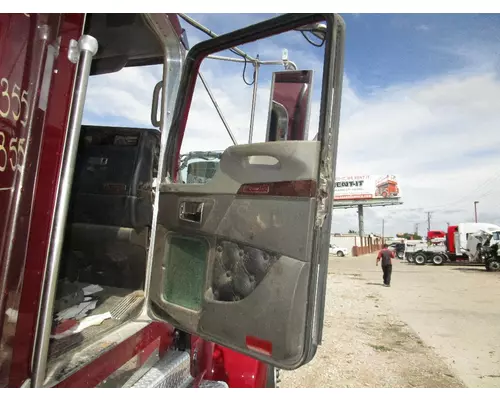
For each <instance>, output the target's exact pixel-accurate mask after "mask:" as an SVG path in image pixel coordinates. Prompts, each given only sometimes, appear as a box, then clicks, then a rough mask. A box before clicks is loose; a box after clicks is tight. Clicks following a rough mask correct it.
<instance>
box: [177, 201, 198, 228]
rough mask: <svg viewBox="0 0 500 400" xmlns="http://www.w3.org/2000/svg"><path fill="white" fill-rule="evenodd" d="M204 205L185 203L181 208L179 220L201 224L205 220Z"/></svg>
mask: <svg viewBox="0 0 500 400" xmlns="http://www.w3.org/2000/svg"><path fill="white" fill-rule="evenodd" d="M203 205H204V204H203V203H199V202H194V201H183V202H182V203H181V205H180V207H179V219H180V220H182V221H187V222H193V223H197V224H201V221H202V219H203Z"/></svg>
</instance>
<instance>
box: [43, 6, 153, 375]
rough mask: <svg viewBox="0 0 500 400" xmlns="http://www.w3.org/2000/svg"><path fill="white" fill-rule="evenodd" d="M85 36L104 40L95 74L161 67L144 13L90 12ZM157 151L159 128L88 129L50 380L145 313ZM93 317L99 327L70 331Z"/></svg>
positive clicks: (55, 321)
mask: <svg viewBox="0 0 500 400" xmlns="http://www.w3.org/2000/svg"><path fill="white" fill-rule="evenodd" d="M85 33H87V34H90V35H92V36H94V37H95V38H96V39H97V40H98V42H99V51H98V53H97V55H96V56H95V58H94V60H93V63H92V67H91V75H101V74H110V73H114V72H117V71H120V70H121V69H122V68H124V67H140V66H146V65H151V64H161V63H162V62H163V48H162V45H161V41H160V40H159V39H158V38H157V37H156V34H155V33H154V32H153V31H152V30H151V29H150V28H149V27H148V26H147V25H146V23H145V21H144V20H143V19H142V17H141V16H140V15H139V14H90V15H88V16H87V21H86V28H85ZM89 83H90V85H91V84H92V76H91V78H90V81H89ZM159 145H160V132H159V130H158V129H156V128H155V127H153V126H151V127H150V128H141V127H119V126H92V125H82V128H81V133H80V143H79V148H78V156H77V161H76V166H75V171H74V180H73V185H72V194H71V200H70V208H69V212H68V217H67V224H66V230H65V241H64V245H63V248H64V250H63V258H62V260H61V265H60V272H59V279H58V285H57V294H56V301H55V305H54V310H53V325H52V339H51V342H50V347H49V370H51V369H52V367H55V366H59V367H58V368H60V370H59V371H52V374H54V373H55V374H56V375H57V374H62V375H64V374H65V372H68V371H64V365H65V362H64V360H68V359H71V357H72V356H73V355H74V354H75V353H76V352H78V350H79V349H81V348H82V347H85V346H87V345H88V344H89V343H92V342H94V341H95V340H97V339H98V338H100V337H102V336H103V335H104V334H105V333H107V332H109V331H110V330H112V329H114V328H116V327H117V326H119V325H120V324H122V323H123V322H125V321H127V320H129V319H130V318H132V317H133V316H134V315H135V313H137V312H139V311H140V307H141V305H142V303H143V300H144V292H143V290H144V279H145V266H146V257H147V246H148V238H149V233H150V228H151V220H152V207H153V196H152V184H153V177H154V176H156V174H157V169H158V156H159ZM89 316H97V318H98V319H99V321H101V322H100V323H98V324H96V325H94V326H89V327H87V328H85V329H83V330H81V331H79V332H76V333H72V326H75V324H76V323H77V322H79V321H81V320H82V319H83V318H84V317H89ZM101 317H102V318H101Z"/></svg>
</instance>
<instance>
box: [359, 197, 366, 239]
mask: <svg viewBox="0 0 500 400" xmlns="http://www.w3.org/2000/svg"><path fill="white" fill-rule="evenodd" d="M358 226H359V228H358V231H359V239H360V241H361V246H363V236H364V234H365V222H364V220H363V205H362V204H358Z"/></svg>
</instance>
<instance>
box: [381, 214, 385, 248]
mask: <svg viewBox="0 0 500 400" xmlns="http://www.w3.org/2000/svg"><path fill="white" fill-rule="evenodd" d="M384 225H385V219H384V218H382V244H384V243H385V240H384Z"/></svg>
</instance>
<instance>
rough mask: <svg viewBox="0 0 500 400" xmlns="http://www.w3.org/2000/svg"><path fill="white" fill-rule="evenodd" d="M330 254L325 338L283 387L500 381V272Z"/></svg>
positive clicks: (484, 384)
mask: <svg viewBox="0 0 500 400" xmlns="http://www.w3.org/2000/svg"><path fill="white" fill-rule="evenodd" d="M381 280H382V273H381V270H380V267H378V268H377V267H376V266H375V256H374V255H368V256H363V257H353V258H351V257H346V258H337V257H331V258H330V266H329V275H328V289H327V290H328V291H327V299H326V310H325V324H324V331H323V344H322V346H320V347H319V348H318V351H317V353H316V357H315V358H314V359H313V360H312V361H311V362H310V363H309V364H307V365H305V366H304V367H302V368H300V369H298V370H296V371H281V383H280V385H279V386H280V387H344V388H345V387H431V388H438V387H500V274H498V273H488V272H485V271H484V272H483V270H482V269H480V268H461V269H460V268H456V267H451V266H441V267H435V266H430V265H428V266H422V267H419V266H416V265H409V264H406V263H404V262H400V261H396V262H395V263H394V271H393V276H392V284H391V287H390V288H386V287H383V286H382V285H381Z"/></svg>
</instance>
